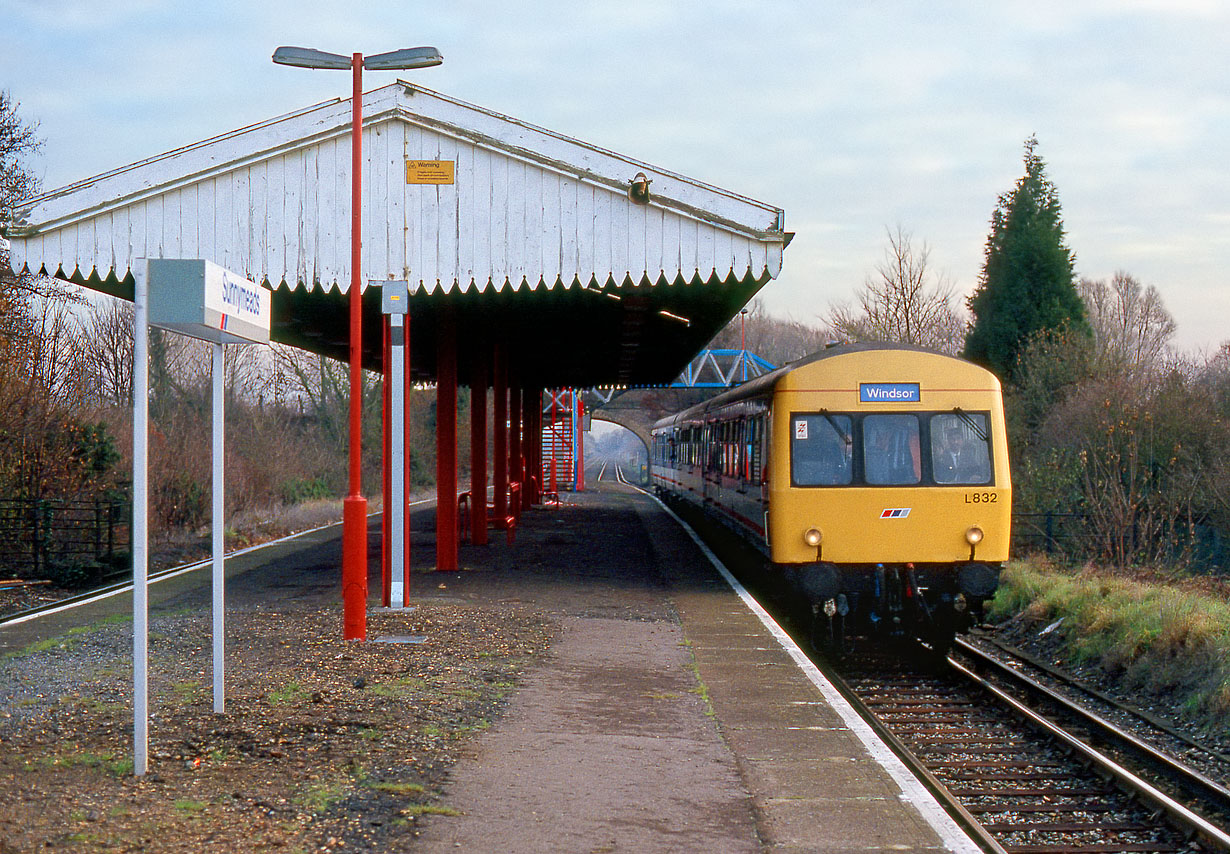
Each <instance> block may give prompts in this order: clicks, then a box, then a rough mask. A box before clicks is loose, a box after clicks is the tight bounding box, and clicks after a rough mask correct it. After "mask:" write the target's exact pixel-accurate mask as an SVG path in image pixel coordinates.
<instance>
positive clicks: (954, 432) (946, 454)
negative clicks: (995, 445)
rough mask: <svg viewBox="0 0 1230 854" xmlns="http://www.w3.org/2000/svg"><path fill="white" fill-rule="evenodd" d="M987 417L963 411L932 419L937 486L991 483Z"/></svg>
mask: <svg viewBox="0 0 1230 854" xmlns="http://www.w3.org/2000/svg"><path fill="white" fill-rule="evenodd" d="M988 435H989V434H988V431H987V417H986V416H985V415H979V414H975V413H969V412H964V413H961V414H960V415H958V414H956V413H950V412H945V413H941V414H939V415H933V416H931V468H932V470H933V471H934V472H935V482H936V483H978V484H984V483H990V482H991V454H990V449H989V447H988Z"/></svg>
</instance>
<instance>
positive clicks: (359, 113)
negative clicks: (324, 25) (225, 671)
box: [342, 53, 367, 640]
mask: <svg viewBox="0 0 1230 854" xmlns="http://www.w3.org/2000/svg"><path fill="white" fill-rule="evenodd" d="M350 62H351V68H352V69H353V71H354V87H353V94H352V97H351V122H350V294H349V302H350V447H349V456H350V460H349V462H350V466H349V469H350V471H349V481H350V482H349V489H350V491H349V493H348V494H347V496H346V499H345V500H344V501H343V502H342V637H343V638H345V639H346V640H367V499H366V498H364V497H363V495H362V492H363V433H362V429H363V294H362V291H361V288H360V285H359V281H360V279H361V278H362V275H363V273H362V269H361V268H362V260H363V258H362V256H363V211H362V204H363V177H362V176H363V54H361V53H356V54H354V55H353V56H352V57H351V60H350Z"/></svg>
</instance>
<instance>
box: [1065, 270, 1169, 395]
mask: <svg viewBox="0 0 1230 854" xmlns="http://www.w3.org/2000/svg"><path fill="white" fill-rule="evenodd" d="M1079 289H1080V295H1081V299H1082V300H1083V301H1084V303H1085V310H1086V311H1087V312H1088V317H1089V323H1090V326H1092V328H1093V340H1094V344H1095V352H1096V357H1097V364H1096V368H1097V369H1098V370H1099V371H1100V372H1102V373H1114V374H1119V375H1122V376H1125V377H1128V378H1134V379H1138V380H1143V379H1147V378H1148V377H1149V376H1150V375H1152V374H1155V373H1157V372H1158V371H1159V370H1160V369H1162V368H1163V367H1164V364H1163V361H1164V357H1165V355H1166V346H1167V344H1169V343H1170V339H1171V337H1172V336H1173V335H1174V333H1175V323H1174V318H1173V317H1171V316H1170V312H1169V311H1167V310H1166V306H1165V305H1163V304H1162V295H1161V294H1159V293H1158V291H1157V288H1155V287H1153V286H1152V285H1150V286H1149V287H1147V288H1145V287H1143V286H1142V285H1141V284H1140V282H1139V281H1138V280H1137V279H1135V278H1134V277H1132V276H1130V275H1129V274H1127V273H1125V272H1123V271H1120V272H1117V273H1115V275H1114V276H1113V277H1112V278H1111V280H1110V283H1109V284H1108V283H1107V282H1106V281H1105V280H1103V279H1097V280H1094V279H1081V281H1080V285H1079Z"/></svg>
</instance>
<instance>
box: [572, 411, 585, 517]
mask: <svg viewBox="0 0 1230 854" xmlns="http://www.w3.org/2000/svg"><path fill="white" fill-rule="evenodd" d="M572 393H573V395H576V390H575V389H574V390H573V392H572ZM584 491H585V401H583V400H580V399H578V400H577V492H584Z"/></svg>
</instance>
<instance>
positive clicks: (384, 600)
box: [380, 316, 398, 608]
mask: <svg viewBox="0 0 1230 854" xmlns="http://www.w3.org/2000/svg"><path fill="white" fill-rule="evenodd" d="M391 323H392V321H391V320H390V319H389V317H388V316H385V317H384V318H383V322H382V323H381V324H380V330H381V332H382V333H383V335H382V337H383V346H382V347H381V350H380V358H381V366H382V367H383V368H384V372H383V373H382V374H381V376H380V491H381V495H382V498H381V501H380V604H381V605H383V606H384V607H385V608H388V607H391V604H390V603H391V602H392V599H391V598H390V597H391V596H392V588H393V580H392V578H393V574H392V567H393V566H395V564H393V563H392V562H391V558H390V552H389V538H390V537H391V536H392V533H393V527H392V522H391V521H390V516H389V511H390V508H391V507H392V506H393V502H394V501H396V500H397V495H398V493H395V492H394V491H393V479H392V470H391V468H390V467H391V466H392V453H393V451H392V448H391V447H390V445H389V442H390V438H389V422H390V421H392V419H393V412H392V410H391V409H390V407H391V406H392V403H391V396H390V394H389V385H390V382H391V380H390V378H389V374H390V372H391V371H392V370H393V353H392V345H391V344H390V343H389V326H390V324H391Z"/></svg>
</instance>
